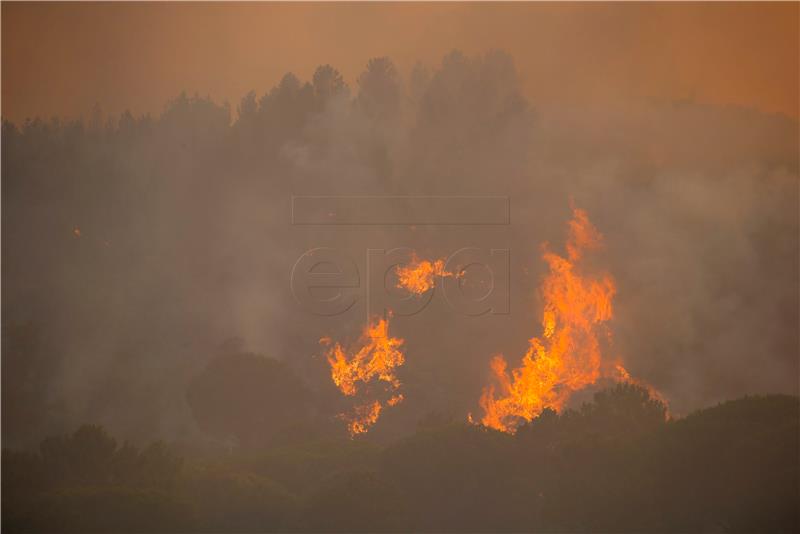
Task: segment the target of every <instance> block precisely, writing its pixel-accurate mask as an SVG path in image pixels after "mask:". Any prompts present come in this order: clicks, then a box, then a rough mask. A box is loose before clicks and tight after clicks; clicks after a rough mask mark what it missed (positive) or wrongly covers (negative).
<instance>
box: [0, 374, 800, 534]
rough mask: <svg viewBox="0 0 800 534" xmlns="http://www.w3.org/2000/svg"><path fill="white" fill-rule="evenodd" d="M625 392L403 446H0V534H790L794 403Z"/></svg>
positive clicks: (96, 438)
mask: <svg viewBox="0 0 800 534" xmlns="http://www.w3.org/2000/svg"><path fill="white" fill-rule="evenodd" d="M665 416H666V408H665V406H664V405H663V404H662V403H661V402H660V401H657V400H653V399H651V398H650V397H649V394H648V393H647V391H646V390H645V389H643V388H641V387H639V386H635V385H630V384H619V385H617V386H615V387H613V388H610V389H606V390H602V391H600V392H598V393H596V394H595V395H594V399H593V401H591V402H587V403H584V404H583V405H582V406H580V408H578V409H575V410H568V411H564V412H562V413H560V414H559V413H556V412H554V411H552V410H546V411H544V412H543V413H542V414H541V415H540V416H539V417H537V418H535V419H533V420H532V421H531V422H530V423H528V424H526V425H524V426H522V427H521V428H520V429H519V430H518V431H517V433H516V434H514V435H508V434H505V433H502V432H497V431H494V430H490V429H486V428H484V427H481V426H479V425H472V424H468V423H465V422H462V421H457V420H453V419H452V418H449V417H446V416H443V415H441V414H436V413H431V414H429V415H428V416H427V417H425V418H423V419H422V420H420V421H419V424H418V427H417V429H416V430H415V432H414V433H413V434H411V435H409V436H407V437H405V438H402V439H399V440H396V441H392V442H387V443H378V442H375V441H369V440H365V439H355V440H351V439H349V438H346V437H343V436H337V435H336V433H335V432H325V431H321V430H320V429H319V427H313V429H312V427H307V428H304V429H298V428H296V427H294V428H291V429H290V427H287V428H286V429H285V430H280V431H278V430H279V429H278V428H276V429H274V430H275V434H274V435H273V436H272V438H271V439H270V440H269V441H267V442H264V445H262V446H259V447H252V448H240V449H235V450H230V451H228V452H227V453H225V454H215V455H212V456H209V455H207V454H203V453H200V452H199V451H179V450H174V449H173V448H171V447H168V446H167V445H165V444H164V443H163V442H153V443H150V444H148V445H146V446H145V447H143V448H137V447H135V446H133V445H131V444H129V443H128V442H124V443H119V442H118V441H117V440H116V439H115V438H114V437H112V436H111V435H109V434H108V432H107V431H106V430H105V429H104V428H103V427H100V426H95V425H84V426H81V427H79V428H78V429H77V430H75V431H74V432H72V433H70V434H66V435H62V436H52V437H48V438H46V439H44V440H43V441H42V442H41V443H40V445H39V451H38V452H20V451H11V450H4V451H3V496H4V503H3V527H4V529H5V530H6V531H8V532H53V531H58V532H187V531H191V532H409V531H412V532H587V531H592V532H608V531H613V532H796V531H797V529H798V527H800V513H799V512H798V507H797V502H798V498H799V497H800V493H799V491H798V476H799V475H800V473H798V462H797V451H798V447H800V442H798V436H800V426H798V421H800V402H798V399H797V398H796V397H789V396H782V395H771V396H763V397H744V398H741V399H738V400H735V401H729V402H725V403H723V404H720V405H718V406H715V407H712V408H708V409H704V410H699V411H697V412H694V413H692V414H690V415H689V416H687V417H684V418H680V419H669V420H668V419H667V418H666V417H665Z"/></svg>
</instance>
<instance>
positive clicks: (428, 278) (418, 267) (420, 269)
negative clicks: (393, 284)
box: [395, 253, 454, 295]
mask: <svg viewBox="0 0 800 534" xmlns="http://www.w3.org/2000/svg"><path fill="white" fill-rule="evenodd" d="M395 271H396V273H397V287H398V288H400V289H405V290H406V291H408V292H409V293H413V294H415V295H421V294H423V293H425V292H426V291H428V290H429V289H431V288H432V287H433V286H434V284H435V281H436V277H437V276H438V277H443V276H454V274H453V273H451V272H448V271H445V270H444V260H443V259H440V260H434V261H430V260H420V259H419V258H418V257H417V255H416V253H414V254H413V255H412V256H411V261H410V262H409V263H408V264H406V265H405V266H399V265H398V266H397V268H396V269H395Z"/></svg>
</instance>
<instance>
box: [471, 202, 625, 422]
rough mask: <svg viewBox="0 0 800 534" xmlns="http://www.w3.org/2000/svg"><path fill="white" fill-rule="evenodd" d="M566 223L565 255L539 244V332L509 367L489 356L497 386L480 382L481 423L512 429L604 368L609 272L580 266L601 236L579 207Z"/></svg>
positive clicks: (558, 404) (558, 406)
mask: <svg viewBox="0 0 800 534" xmlns="http://www.w3.org/2000/svg"><path fill="white" fill-rule="evenodd" d="M568 226H569V234H568V238H567V243H566V251H567V255H566V257H562V256H559V255H558V254H556V253H554V252H552V251H551V250H550V249H549V247H548V245H547V244H545V245H544V246H543V259H544V261H545V262H546V263H547V265H548V266H549V268H550V272H549V274H548V275H547V276H546V277H545V279H544V280H543V282H542V286H541V295H542V299H543V301H544V312H543V315H542V337H541V338H538V337H534V338H532V339H531V340H530V341H529V347H528V350H527V352H526V353H525V355H524V356H523V358H522V363H521V365H520V367H518V368H516V369H512V370H511V372H510V373H509V371H508V364H507V363H506V360H505V358H504V357H503V356H502V355H501V354H498V355H495V356H494V357H493V358H492V360H491V370H492V374H493V376H494V378H495V380H496V382H497V386H495V385H490V386H488V387H486V388H484V390H483V394H482V395H481V398H480V405H481V407H482V408H483V411H484V415H483V418H482V419H481V422H482V423H483V424H484V425H485V426H488V427H491V428H495V429H497V430H501V431H504V432H511V433H513V432H514V431H515V430H516V427H517V425H518V424H519V423H520V422H521V421H522V420H525V421H530V420H531V419H533V418H534V417H536V416H537V415H539V414H540V413H541V412H542V410H543V409H544V408H547V407H550V408H553V409H555V410H560V409H561V408H562V407H563V406H564V404H565V403H566V402H567V400H568V399H569V397H570V395H571V394H572V393H573V392H574V391H577V390H579V389H582V388H584V387H586V386H589V385H591V384H593V383H595V382H596V381H597V380H598V379H599V378H600V377H601V373H605V372H607V371H605V366H604V364H603V361H602V354H601V345H600V341H599V337H598V334H599V330H600V328H601V327H602V325H603V323H605V322H606V321H608V320H609V319H611V318H612V315H613V310H612V299H613V297H614V294H615V293H616V287H615V285H614V280H613V279H612V278H611V276H609V275H607V274H601V275H599V276H590V275H587V274H585V273H584V272H583V269H582V260H583V259H584V254H585V252H586V251H588V250H593V249H598V248H601V247H602V244H603V238H602V235H601V234H600V232H598V231H597V229H596V228H595V227H594V226H592V224H591V222H589V218H588V216H587V214H586V212H585V211H583V210H581V209H578V208H573V218H572V220H571V221H570V222H569V225H568Z"/></svg>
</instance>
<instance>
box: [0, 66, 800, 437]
mask: <svg viewBox="0 0 800 534" xmlns="http://www.w3.org/2000/svg"><path fill="white" fill-rule="evenodd" d="M525 76H526V78H527V79H528V80H533V81H535V79H536V73H535V72H526V73H525ZM2 143H3V144H2V156H3V158H2V173H3V184H2V187H3V190H2V193H3V210H2V223H3V230H2V232H3V235H2V237H3V244H2V247H3V248H2V252H3V280H2V282H3V324H4V338H3V392H4V393H3V419H4V421H3V423H4V432H5V434H4V436H5V438H6V440H7V442H8V443H9V444H14V443H15V442H16V443H27V442H35V441H37V440H38V439H39V438H40V437H41V436H42V435H43V434H44V433H46V432H54V431H63V430H66V429H69V428H71V427H73V426H74V425H75V424H77V423H79V422H83V421H92V422H99V423H103V424H105V425H107V426H109V427H110V428H111V429H112V431H113V432H114V433H116V434H118V435H122V436H125V437H129V438H132V439H144V438H150V437H153V436H159V437H166V438H168V439H189V438H192V437H196V436H197V435H198V434H199V431H198V430H197V428H196V425H195V422H194V421H193V420H192V417H191V413H190V410H189V409H188V407H187V404H186V396H185V393H186V388H187V384H188V383H189V381H190V380H191V377H192V376H194V375H195V374H196V373H197V372H198V371H199V370H200V369H202V367H203V366H204V365H205V363H206V362H207V361H208V360H209V359H210V358H212V357H213V356H214V355H215V354H218V353H219V352H220V351H224V350H226V347H231V346H241V347H243V348H245V349H247V350H250V351H254V352H259V353H263V354H265V355H268V356H271V357H274V358H278V359H281V360H283V361H285V362H287V364H288V365H289V366H290V367H292V368H293V369H294V370H295V372H296V373H297V374H298V375H299V376H300V377H301V378H302V379H303V380H304V381H305V382H306V383H307V385H308V386H309V388H310V390H312V391H314V392H315V394H316V395H318V396H319V397H320V398H323V399H329V400H331V401H332V402H335V401H336V399H337V398H338V397H337V395H336V391H335V390H333V388H332V386H331V384H330V383H329V378H328V375H327V372H328V369H327V363H326V362H325V360H324V357H322V356H321V350H320V348H319V345H318V340H319V338H320V337H321V336H324V335H335V336H336V337H337V338H347V337H349V338H351V339H352V338H354V337H356V336H357V335H358V333H359V331H360V330H361V328H362V327H363V325H364V323H365V320H366V316H367V308H366V301H365V299H366V292H365V287H366V281H365V276H366V273H367V270H366V269H367V267H366V254H367V249H392V248H394V247H400V246H408V247H411V248H414V249H415V250H418V251H419V252H420V254H421V255H422V256H424V257H442V256H447V255H448V254H451V253H453V252H455V251H456V250H458V249H460V248H462V247H468V246H473V247H482V248H486V249H490V248H508V249H510V251H511V268H510V275H511V284H510V291H511V293H510V313H509V314H507V315H491V314H490V315H484V316H479V317H470V316H463V315H460V314H459V313H458V312H457V311H455V310H452V309H451V308H450V307H449V306H448V305H447V304H446V303H445V302H444V299H443V298H442V295H441V294H439V293H436V294H434V296H433V299H432V301H431V303H430V304H429V305H428V306H427V307H426V308H425V309H424V310H423V311H422V312H420V313H418V314H416V315H412V316H409V317H397V318H395V319H394V320H393V322H392V328H393V335H398V336H400V337H403V338H404V339H405V340H406V344H405V349H406V357H407V363H406V366H405V367H404V368H403V369H402V371H401V372H402V376H401V377H400V378H401V380H402V381H403V382H404V391H405V396H406V401H405V402H404V403H403V404H402V405H400V406H399V407H397V409H395V410H393V413H391V414H387V416H386V418H385V419H382V420H381V422H380V423H379V425H378V426H379V427H381V428H376V431H382V432H385V433H399V432H404V431H406V430H407V429H408V428H413V425H415V424H416V421H417V420H418V419H420V418H421V417H423V416H424V415H425V414H426V413H429V412H432V411H436V412H441V413H447V414H452V415H453V416H455V417H457V418H462V417H465V416H466V414H467V412H470V411H475V410H476V409H477V401H478V397H479V395H480V392H481V388H482V387H483V385H484V384H485V382H486V380H487V377H488V363H489V359H490V357H491V356H492V355H493V354H495V353H497V352H503V353H505V354H507V355H514V354H521V353H522V352H523V350H524V347H525V346H526V345H527V341H528V339H529V338H530V337H532V336H534V335H537V334H538V333H539V324H538V320H539V319H538V318H539V317H540V316H541V302H540V301H539V300H538V297H537V294H536V288H537V286H538V283H539V280H540V279H541V276H542V274H543V273H544V272H545V266H544V265H543V263H542V261H541V259H540V248H539V246H540V244H541V243H542V242H543V241H548V242H550V243H551V244H552V245H553V246H554V247H555V248H558V247H560V246H561V244H562V243H563V239H564V224H565V222H566V221H567V220H568V218H569V214H570V208H569V206H570V200H571V199H572V201H574V202H575V204H576V205H578V206H580V207H581V208H583V209H585V210H586V211H587V212H588V213H589V215H590V217H591V218H592V220H593V222H594V223H595V225H596V226H597V227H598V229H599V230H600V231H601V232H602V233H603V234H604V235H605V239H606V243H607V249H606V251H605V255H603V256H602V257H601V258H600V259H599V260H598V261H603V262H605V265H604V268H605V269H607V270H608V271H609V272H610V273H611V274H613V275H614V276H615V278H616V280H617V286H618V290H619V293H618V297H617V301H616V316H615V318H614V320H613V322H612V325H611V327H612V329H613V330H614V332H615V337H614V343H613V345H612V350H614V351H616V352H618V353H619V356H620V357H621V358H622V359H623V360H624V361H625V362H626V364H627V365H628V367H629V369H630V371H631V372H632V374H634V375H636V376H638V377H641V378H642V379H644V380H646V381H647V382H649V383H651V384H653V385H654V386H655V387H657V388H658V389H659V390H660V391H662V392H663V393H664V394H665V396H666V397H667V398H668V399H670V401H671V403H672V410H673V412H675V413H684V412H686V411H688V410H690V409H693V408H696V407H700V406H704V405H708V404H711V403H715V402H717V401H720V400H722V399H725V398H731V397H736V396H740V395H742V394H745V393H757V392H789V393H794V394H797V393H798V383H797V376H798V371H799V369H798V351H799V350H800V348H799V347H798V343H799V341H798V323H800V317H798V293H799V292H800V288H798V257H799V255H800V250H799V248H798V233H799V230H800V229H799V228H798V216H797V213H798V206H799V205H800V204H799V200H798V154H797V146H798V123H797V121H796V120H793V119H789V118H787V117H786V116H782V115H768V114H764V113H761V112H758V111H755V110H749V109H742V108H734V107H717V106H713V105H710V104H702V103H698V102H694V101H635V102H629V103H627V104H624V105H621V104H620V105H615V106H613V107H610V108H601V107H586V108H574V107H573V108H566V107H558V106H556V105H550V106H543V105H541V104H539V103H537V102H535V101H527V100H526V98H525V97H524V96H523V93H522V90H521V88H520V75H519V73H518V72H517V70H516V68H515V66H514V62H513V59H512V58H511V57H510V56H508V55H507V54H504V53H502V52H488V53H485V54H483V55H480V56H476V57H467V56H465V55H463V54H461V53H458V52H453V53H450V54H448V55H447V56H446V57H444V58H443V59H442V61H441V63H439V64H436V65H427V66H424V65H417V67H415V68H414V70H413V71H412V72H409V73H407V75H406V76H405V77H403V76H401V73H399V72H398V71H397V69H396V68H395V66H394V65H393V63H392V62H391V60H390V59H388V58H377V59H373V60H370V61H369V63H367V66H366V70H365V71H364V73H363V74H362V75H361V76H360V77H359V78H358V80H357V82H356V83H355V84H354V85H353V87H348V86H347V84H346V83H345V82H344V80H343V79H342V77H341V76H340V75H339V73H338V72H337V71H336V69H335V68H333V67H330V66H322V67H320V68H319V69H317V71H316V72H315V73H314V76H313V78H312V79H311V80H309V81H308V82H306V81H302V80H299V79H298V78H297V77H295V76H294V75H292V74H287V75H286V76H285V77H284V78H283V80H282V81H281V82H280V83H279V84H278V85H277V86H276V87H274V88H273V89H271V90H270V91H269V92H267V93H266V94H264V95H257V94H255V93H250V94H248V95H246V96H245V97H244V98H243V99H242V100H241V102H240V103H239V104H238V105H237V106H235V109H231V107H230V106H227V105H220V104H218V103H216V102H213V101H211V100H209V99H206V98H201V97H197V96H194V97H191V96H186V95H180V96H178V97H177V98H175V99H174V100H173V101H171V102H170V103H168V104H167V106H166V108H165V110H164V112H163V113H162V114H161V115H160V116H158V117H149V116H144V117H133V116H131V115H130V114H124V115H122V116H119V117H104V116H103V115H102V113H101V112H100V111H99V110H98V111H97V112H96V113H95V114H94V115H93V116H91V117H88V118H86V119H85V120H83V121H71V120H61V121H59V120H52V121H47V120H38V119H37V120H33V121H29V122H26V123H24V124H16V125H15V124H10V123H7V122H4V124H3V139H2ZM293 195H492V196H497V195H499V196H508V197H509V198H510V209H511V221H510V225H508V226H495V227H478V226H416V227H414V226H396V227H380V226H338V227H337V226H328V227H319V226H298V225H291V218H290V216H291V198H292V196H293ZM78 234H80V235H78ZM315 247H335V248H339V249H341V250H344V251H346V252H347V253H348V254H349V255H350V256H351V257H352V258H353V260H354V261H355V263H356V264H357V265H358V268H359V273H360V278H361V289H360V298H359V300H358V301H357V303H356V305H355V306H353V307H352V308H351V309H350V310H349V311H347V312H346V313H344V314H341V315H336V316H331V317H324V316H315V315H312V314H309V313H308V312H307V311H305V310H303V309H302V308H301V307H300V306H299V305H298V303H297V302H296V301H295V299H294V297H293V296H292V293H291V290H290V284H289V275H290V272H291V269H292V266H293V265H294V263H295V262H296V261H297V259H298V258H299V257H300V256H301V255H302V254H303V253H304V252H306V251H307V250H309V249H312V248H315ZM509 363H510V365H512V366H513V365H516V363H517V362H514V361H510V362H509Z"/></svg>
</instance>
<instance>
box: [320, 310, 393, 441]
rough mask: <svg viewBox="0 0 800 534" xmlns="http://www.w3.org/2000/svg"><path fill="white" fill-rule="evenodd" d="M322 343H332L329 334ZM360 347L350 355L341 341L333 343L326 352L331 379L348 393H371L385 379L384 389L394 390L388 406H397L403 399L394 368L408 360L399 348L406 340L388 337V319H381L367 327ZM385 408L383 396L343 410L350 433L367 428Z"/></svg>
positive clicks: (349, 395)
mask: <svg viewBox="0 0 800 534" xmlns="http://www.w3.org/2000/svg"><path fill="white" fill-rule="evenodd" d="M320 343H321V344H323V345H328V346H330V345H331V343H332V340H331V339H330V338H322V339H320ZM360 344H361V347H360V348H359V349H357V350H353V351H351V354H352V355H349V354H348V352H346V351H345V349H343V348H342V346H341V345H340V344H339V343H334V344H333V346H332V347H330V348H329V349H328V351H327V353H326V356H327V359H328V363H329V364H330V366H331V379H333V383H334V384H336V386H337V387H338V388H339V390H340V391H341V392H342V393H343V394H344V395H346V396H348V397H357V396H359V395H360V394H362V393H363V394H365V395H367V396H371V395H372V394H373V393H374V387H373V386H374V384H375V381H377V382H383V383H384V388H383V389H384V391H388V392H389V393H391V397H390V398H389V399H388V400H387V401H386V405H387V406H394V405H396V404H398V403H400V402H401V401H402V400H403V395H402V394H401V393H399V389H400V381H399V380H398V379H397V375H396V374H395V371H396V369H397V367H400V366H401V365H403V363H404V362H405V356H404V355H403V351H402V350H401V349H400V347H401V345H402V344H403V340H402V339H400V338H394V337H389V322H388V321H387V320H386V319H380V320H378V321H377V322H374V323H370V324H368V325H367V326H366V327H365V328H364V332H363V334H362V335H361V339H360ZM382 409H383V404H382V403H381V401H380V400H364V401H360V402H359V403H358V404H357V405H356V406H355V408H354V410H353V413H352V414H342V415H341V416H340V417H342V418H343V419H344V420H345V421H347V428H348V430H349V431H350V435H351V436H355V435H356V434H362V433H364V432H367V431H368V430H369V428H370V427H371V426H372V425H373V424H375V422H377V420H378V417H379V416H380V413H381V411H382Z"/></svg>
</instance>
